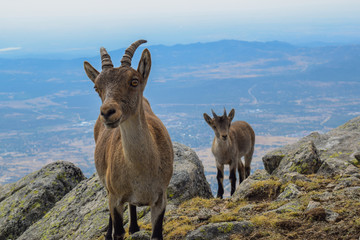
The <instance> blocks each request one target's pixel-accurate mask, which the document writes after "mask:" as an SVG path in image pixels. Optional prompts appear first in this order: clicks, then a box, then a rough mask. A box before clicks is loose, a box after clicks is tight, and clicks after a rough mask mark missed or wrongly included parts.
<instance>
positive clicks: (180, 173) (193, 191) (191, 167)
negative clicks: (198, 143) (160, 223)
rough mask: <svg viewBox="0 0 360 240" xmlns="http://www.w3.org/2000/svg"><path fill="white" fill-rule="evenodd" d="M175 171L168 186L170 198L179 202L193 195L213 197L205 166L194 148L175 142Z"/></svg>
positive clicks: (173, 201)
mask: <svg viewBox="0 0 360 240" xmlns="http://www.w3.org/2000/svg"><path fill="white" fill-rule="evenodd" d="M173 147H174V155H175V158H174V173H173V176H172V178H171V181H170V185H169V187H168V200H169V203H171V204H179V203H181V202H183V201H185V200H189V199H191V198H193V197H203V198H211V197H212V193H211V188H210V185H209V183H208V182H207V181H206V178H205V173H204V166H203V165H202V163H201V161H200V160H199V157H198V156H197V155H196V153H195V152H194V150H192V149H191V148H189V147H187V146H185V145H183V144H181V143H177V142H174V143H173Z"/></svg>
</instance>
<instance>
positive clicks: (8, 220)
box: [0, 161, 85, 239]
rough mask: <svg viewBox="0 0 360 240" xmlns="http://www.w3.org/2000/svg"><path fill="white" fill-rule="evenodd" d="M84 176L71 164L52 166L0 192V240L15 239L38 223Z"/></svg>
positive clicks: (61, 163)
mask: <svg viewBox="0 0 360 240" xmlns="http://www.w3.org/2000/svg"><path fill="white" fill-rule="evenodd" d="M84 178H85V177H84V175H83V173H82V172H81V170H80V169H79V168H77V167H76V166H74V164H72V163H69V162H64V161H59V162H54V163H51V164H49V165H46V166H45V167H43V168H42V169H40V170H39V171H37V172H34V173H32V174H29V175H27V176H25V177H24V178H22V179H21V180H19V181H17V182H15V183H11V184H6V185H4V186H3V187H2V189H1V192H0V239H15V238H17V237H18V236H20V235H21V234H22V233H23V232H24V231H25V230H26V229H27V228H28V227H30V226H31V225H32V224H33V223H35V222H36V221H37V220H39V219H41V218H42V217H43V216H44V215H45V214H46V212H47V211H48V210H50V209H51V208H52V207H53V206H54V205H55V203H56V202H57V201H59V200H60V199H61V198H62V197H63V196H64V195H65V194H67V193H68V192H69V191H70V190H72V189H73V188H74V187H75V186H76V185H77V184H78V183H79V182H80V181H82V180H83V179H84Z"/></svg>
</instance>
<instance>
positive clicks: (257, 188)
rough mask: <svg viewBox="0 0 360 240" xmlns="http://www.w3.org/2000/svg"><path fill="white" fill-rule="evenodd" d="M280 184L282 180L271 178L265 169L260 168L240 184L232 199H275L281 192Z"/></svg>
mask: <svg viewBox="0 0 360 240" xmlns="http://www.w3.org/2000/svg"><path fill="white" fill-rule="evenodd" d="M280 185H281V183H280V181H278V180H275V179H271V178H270V175H269V174H268V173H267V172H266V171H265V170H259V169H258V170H256V171H255V172H254V174H252V175H250V176H249V177H248V178H246V179H245V180H244V181H243V182H242V183H241V184H240V185H239V187H238V188H237V189H236V191H235V193H234V194H233V196H232V197H231V199H232V201H238V200H240V199H244V200H250V201H262V200H269V199H275V198H276V197H277V196H278V195H279V193H280Z"/></svg>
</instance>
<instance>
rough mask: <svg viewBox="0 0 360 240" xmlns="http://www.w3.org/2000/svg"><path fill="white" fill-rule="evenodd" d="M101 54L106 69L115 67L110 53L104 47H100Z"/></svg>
mask: <svg viewBox="0 0 360 240" xmlns="http://www.w3.org/2000/svg"><path fill="white" fill-rule="evenodd" d="M100 56H101V68H102V69H103V70H104V69H105V68H113V67H114V65H113V64H112V62H111V58H110V55H109V54H108V53H107V51H106V49H105V48H104V47H101V48H100Z"/></svg>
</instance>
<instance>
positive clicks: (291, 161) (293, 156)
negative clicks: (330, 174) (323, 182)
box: [272, 141, 322, 176]
mask: <svg viewBox="0 0 360 240" xmlns="http://www.w3.org/2000/svg"><path fill="white" fill-rule="evenodd" d="M321 163H322V162H321V160H320V157H319V154H318V150H317V149H316V147H315V145H314V143H313V142H312V141H307V142H304V143H301V144H299V145H298V146H297V147H294V148H293V149H292V150H290V151H289V152H287V153H286V154H285V156H284V158H283V159H282V160H281V162H280V164H279V166H278V167H277V168H276V169H275V170H274V171H273V172H272V174H274V175H276V176H282V175H284V174H285V173H289V172H298V173H301V174H312V173H316V172H317V171H318V169H319V167H320V166H321Z"/></svg>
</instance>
